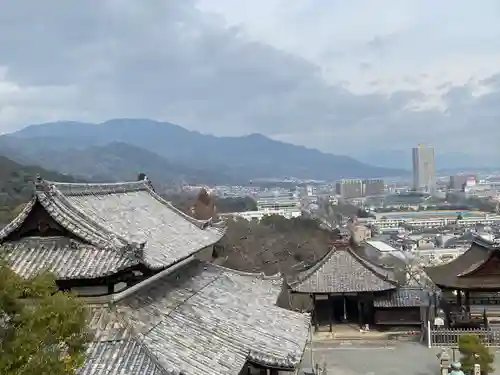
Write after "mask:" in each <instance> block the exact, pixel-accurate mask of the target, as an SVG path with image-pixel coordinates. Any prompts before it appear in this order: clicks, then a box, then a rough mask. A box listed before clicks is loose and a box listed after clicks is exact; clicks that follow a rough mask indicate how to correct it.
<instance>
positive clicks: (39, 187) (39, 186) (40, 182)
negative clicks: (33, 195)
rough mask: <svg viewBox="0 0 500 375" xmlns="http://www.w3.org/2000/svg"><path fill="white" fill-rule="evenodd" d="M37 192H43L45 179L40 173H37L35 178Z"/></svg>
mask: <svg viewBox="0 0 500 375" xmlns="http://www.w3.org/2000/svg"><path fill="white" fill-rule="evenodd" d="M35 190H43V178H42V176H40V173H37V174H36V177H35Z"/></svg>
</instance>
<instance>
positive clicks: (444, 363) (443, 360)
mask: <svg viewBox="0 0 500 375" xmlns="http://www.w3.org/2000/svg"><path fill="white" fill-rule="evenodd" d="M437 357H438V359H439V365H440V368H441V375H448V370H449V368H450V363H451V358H450V355H449V354H448V352H447V351H446V350H445V349H442V350H441V353H439V354H438V355H437ZM457 375H458V374H457Z"/></svg>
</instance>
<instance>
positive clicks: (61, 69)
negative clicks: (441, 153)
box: [0, 0, 500, 155]
mask: <svg viewBox="0 0 500 375" xmlns="http://www.w3.org/2000/svg"><path fill="white" fill-rule="evenodd" d="M0 6H1V9H2V11H1V12H0V66H3V67H6V68H7V70H6V72H5V74H3V75H2V74H1V71H0V125H1V126H2V129H1V130H4V131H5V130H12V129H15V128H16V127H19V126H21V125H27V124H28V123H31V122H43V121H48V120H55V119H72V120H84V121H101V120H106V119H108V118H112V117H149V118H155V119H162V120H169V121H172V122H177V123H179V124H180V125H183V126H186V127H189V128H191V129H196V130H200V131H202V132H206V133H215V134H218V135H226V134H227V135H234V134H248V133H253V132H261V133H264V134H267V135H270V136H274V137H276V138H279V139H283V140H287V141H291V142H294V143H302V144H306V145H309V146H313V147H320V148H322V149H323V150H326V151H332V152H343V153H345V152H349V151H351V150H353V149H355V148H359V147H366V148H372V149H376V148H393V149H394V148H396V149H398V148H407V147H410V146H411V145H413V144H415V143H418V142H430V143H434V144H436V145H437V146H438V147H442V148H443V149H445V148H448V149H454V146H453V145H459V147H464V145H466V144H467V142H469V144H470V137H469V135H467V134H464V133H463V131H465V130H467V127H468V126H471V124H473V125H474V129H475V130H476V131H477V132H476V133H475V136H477V137H478V141H477V142H478V143H481V142H485V143H483V144H486V145H488V146H489V145H493V144H496V143H498V141H496V143H493V142H492V135H491V134H487V133H484V134H482V133H481V131H483V132H486V131H488V132H494V133H493V134H494V136H495V137H497V138H498V136H499V135H500V132H499V131H498V127H497V128H495V127H493V124H494V123H495V119H498V118H500V108H499V107H498V105H497V103H498V99H500V93H499V91H500V90H499V91H496V90H498V88H500V87H499V85H498V83H497V82H498V81H499V80H498V77H497V79H496V80H494V79H493V78H492V79H491V80H489V81H485V82H483V84H484V85H489V86H490V87H491V88H492V89H494V91H492V92H491V93H489V94H486V95H484V96H482V97H479V98H476V97H474V96H473V95H472V92H471V90H470V88H469V87H454V88H451V89H450V90H449V92H448V94H447V95H446V97H445V101H446V103H447V105H448V110H447V111H446V113H441V112H440V111H438V110H427V111H412V110H410V109H408V106H409V104H411V103H413V102H414V101H418V100H422V99H423V94H422V93H420V92H414V91H400V92H395V93H393V94H392V95H390V96H387V95H381V94H380V95H378V94H371V95H355V94H353V93H351V92H349V91H348V90H347V89H345V88H343V87H342V86H340V85H339V86H332V85H330V84H327V83H326V82H325V80H324V79H323V78H322V75H321V69H320V68H319V67H318V66H316V65H314V64H312V63H310V62H308V61H306V60H304V59H301V58H298V57H296V56H293V55H290V54H287V53H284V52H282V51H280V50H277V49H275V48H272V47H270V46H267V45H265V44H262V43H256V42H250V41H248V40H246V39H245V36H244V33H243V32H242V30H241V29H239V28H238V27H231V28H227V27H225V26H224V22H223V20H221V19H220V18H219V17H216V16H214V15H210V14H206V13H203V12H201V11H199V10H198V9H197V8H196V3H195V1H188V0H182V1H177V0H170V1H168V0H166V1H160V0H148V1H147V2H141V3H140V5H139V3H138V2H136V1H118V0H101V1H95V2H93V3H92V6H89V4H88V2H83V1H65V0H53V1H50V2H39V1H34V0H32V1H28V0H21V1H15V2H14V1H6V0H0ZM372 44H373V47H374V48H377V49H380V48H382V42H381V40H380V39H377V38H375V39H374V40H373V41H372ZM355 63H356V64H358V65H362V64H363V62H355ZM2 77H3V82H4V83H3V84H2ZM474 147H476V146H474ZM472 152H475V153H477V154H480V153H486V152H488V153H489V152H490V150H489V149H487V148H486V147H481V146H477V147H476V149H475V150H474V151H472ZM491 152H493V151H491ZM494 152H497V151H496V149H495V151H494ZM496 155H498V154H496Z"/></svg>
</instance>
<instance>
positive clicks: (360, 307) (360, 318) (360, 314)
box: [358, 297, 364, 328]
mask: <svg viewBox="0 0 500 375" xmlns="http://www.w3.org/2000/svg"><path fill="white" fill-rule="evenodd" d="M363 307H364V303H361V300H360V299H359V297H358V324H359V327H360V328H363Z"/></svg>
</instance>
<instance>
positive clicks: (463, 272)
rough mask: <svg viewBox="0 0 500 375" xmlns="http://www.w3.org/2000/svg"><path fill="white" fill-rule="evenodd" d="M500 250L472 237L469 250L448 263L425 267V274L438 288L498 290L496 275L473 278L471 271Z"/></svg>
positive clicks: (499, 283) (498, 279)
mask: <svg viewBox="0 0 500 375" xmlns="http://www.w3.org/2000/svg"><path fill="white" fill-rule="evenodd" d="M499 251H500V248H499V247H498V246H496V245H495V244H493V243H490V242H487V241H485V240H484V239H482V238H479V237H474V239H473V242H472V244H471V246H470V248H469V249H468V250H467V251H466V252H464V253H463V254H461V255H460V256H458V257H457V258H455V259H453V260H452V261H450V262H448V263H444V264H441V265H438V266H433V267H426V268H425V273H426V274H427V275H428V276H429V278H430V279H431V280H432V281H433V282H434V284H436V285H437V286H439V287H445V288H454V289H500V278H499V277H498V276H497V275H491V276H474V275H473V271H474V270H477V269H478V268H479V267H481V266H482V265H483V264H485V263H486V262H487V261H488V260H489V259H490V258H491V257H492V256H493V255H496V254H498V252H499Z"/></svg>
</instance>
